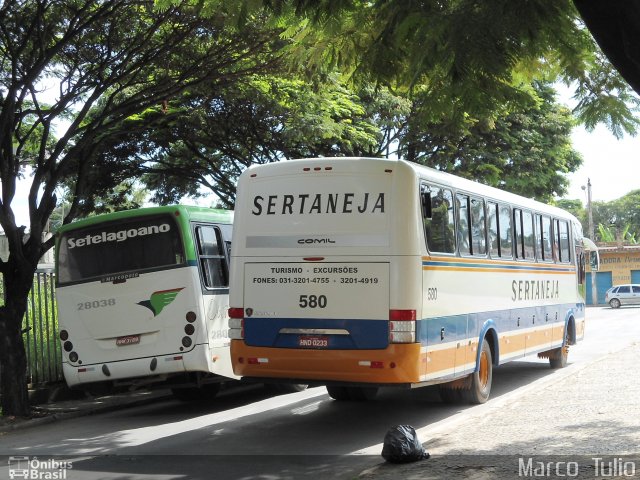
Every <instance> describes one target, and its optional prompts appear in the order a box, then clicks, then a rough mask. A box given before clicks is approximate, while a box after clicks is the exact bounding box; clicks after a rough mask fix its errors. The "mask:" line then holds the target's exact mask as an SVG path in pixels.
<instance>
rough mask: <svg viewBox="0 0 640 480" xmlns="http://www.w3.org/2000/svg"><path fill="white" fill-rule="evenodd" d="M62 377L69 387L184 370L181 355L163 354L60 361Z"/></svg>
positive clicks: (162, 375) (160, 375)
mask: <svg viewBox="0 0 640 480" xmlns="http://www.w3.org/2000/svg"><path fill="white" fill-rule="evenodd" d="M62 371H63V373H64V378H65V380H66V382H67V385H68V386H69V387H74V386H78V385H83V384H86V383H96V382H109V381H117V380H123V379H127V378H140V377H159V379H160V380H161V379H162V377H166V376H167V375H171V374H174V373H181V372H184V371H185V366H184V360H183V356H182V355H163V356H157V357H152V358H137V359H132V360H124V361H119V362H104V363H97V364H92V365H79V366H74V365H71V364H69V363H67V362H63V363H62Z"/></svg>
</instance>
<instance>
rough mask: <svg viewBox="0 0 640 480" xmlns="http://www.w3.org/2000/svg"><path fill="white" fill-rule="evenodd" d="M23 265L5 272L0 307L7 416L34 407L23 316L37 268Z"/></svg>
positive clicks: (0, 380) (0, 389) (0, 385)
mask: <svg viewBox="0 0 640 480" xmlns="http://www.w3.org/2000/svg"><path fill="white" fill-rule="evenodd" d="M9 262H10V263H11V261H9ZM21 267H22V268H20V269H11V268H9V269H7V270H8V271H6V272H5V274H4V291H5V305H4V306H2V307H0V394H1V396H2V400H1V402H0V407H1V409H2V415H4V416H20V417H26V416H29V414H30V408H29V397H28V389H27V355H26V351H25V348H24V341H23V339H22V319H23V318H24V314H25V312H26V309H27V299H28V295H29V291H30V290H31V287H32V285H33V274H34V269H33V268H29V266H28V265H21Z"/></svg>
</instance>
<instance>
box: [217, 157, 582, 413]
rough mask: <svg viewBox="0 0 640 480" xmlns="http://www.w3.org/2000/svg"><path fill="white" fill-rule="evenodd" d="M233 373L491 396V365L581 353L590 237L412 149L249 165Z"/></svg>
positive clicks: (344, 387)
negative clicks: (418, 160) (406, 153)
mask: <svg viewBox="0 0 640 480" xmlns="http://www.w3.org/2000/svg"><path fill="white" fill-rule="evenodd" d="M233 235H234V242H235V243H234V249H233V253H232V257H231V290H230V306H231V308H230V310H229V316H230V320H229V322H230V323H229V326H230V336H231V338H232V340H231V356H232V362H233V367H234V372H235V374H236V375H239V376H241V377H243V378H247V379H254V380H256V379H263V380H264V379H270V380H277V381H289V382H296V383H314V384H324V385H326V386H327V389H328V391H329V394H330V395H331V396H332V397H333V398H335V399H338V400H347V399H367V398H370V397H372V396H373V395H374V394H375V393H376V391H377V389H378V388H379V387H381V386H398V387H411V388H412V387H419V386H426V385H434V384H439V385H440V391H441V396H442V397H443V399H444V400H445V401H453V400H459V399H466V400H468V401H470V402H472V403H483V402H485V401H486V400H487V399H488V398H489V393H490V390H491V382H492V375H493V367H494V366H497V365H499V364H502V363H505V362H508V361H510V360H513V359H517V358H521V357H524V356H526V355H531V354H538V355H540V356H542V357H545V358H548V359H549V361H550V364H551V366H552V367H563V366H564V365H565V364H566V362H567V354H568V347H569V345H572V344H575V343H576V342H577V341H578V340H580V339H581V338H582V337H583V335H584V331H585V301H584V297H585V295H584V293H585V285H584V283H585V244H589V245H593V244H592V242H590V241H589V240H587V239H585V238H583V234H582V228H581V225H580V223H579V222H578V220H577V219H576V218H575V217H574V216H572V215H571V214H569V213H568V212H566V211H564V210H561V209H559V208H556V207H553V206H549V205H545V204H543V203H540V202H537V201H534V200H531V199H528V198H524V197H521V196H518V195H514V194H510V193H506V192H504V191H501V190H499V189H496V188H491V187H488V186H485V185H482V184H479V183H476V182H473V181H469V180H466V179H463V178H459V177H457V176H454V175H450V174H446V173H443V172H439V171H437V170H434V169H431V168H427V167H424V166H420V165H416V164H413V163H409V162H406V161H400V160H388V159H367V158H317V159H302V160H293V161H287V162H280V163H273V164H268V165H261V166H254V167H251V168H249V169H247V170H246V171H245V172H244V173H243V174H242V175H241V177H240V180H239V184H238V194H237V200H236V208H235V223H234V234H233Z"/></svg>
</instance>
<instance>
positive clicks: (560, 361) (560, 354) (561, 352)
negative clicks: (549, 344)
mask: <svg viewBox="0 0 640 480" xmlns="http://www.w3.org/2000/svg"><path fill="white" fill-rule="evenodd" d="M565 337H566V338H565V340H564V345H562V346H561V347H560V348H556V349H555V350H553V352H552V354H551V355H549V366H550V367H551V368H553V369H558V368H564V367H566V366H567V361H568V358H569V333H568V332H567V334H566V335H565Z"/></svg>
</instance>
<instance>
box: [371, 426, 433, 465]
mask: <svg viewBox="0 0 640 480" xmlns="http://www.w3.org/2000/svg"><path fill="white" fill-rule="evenodd" d="M382 457H383V458H384V459H385V460H386V461H387V462H390V463H409V462H417V461H418V460H423V459H425V458H429V453H427V451H426V450H425V449H424V448H423V447H422V443H420V440H418V434H417V433H416V430H415V429H414V428H413V427H412V426H411V425H396V426H395V427H393V428H391V429H390V430H389V431H388V432H387V434H386V435H385V436H384V445H383V446H382Z"/></svg>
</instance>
